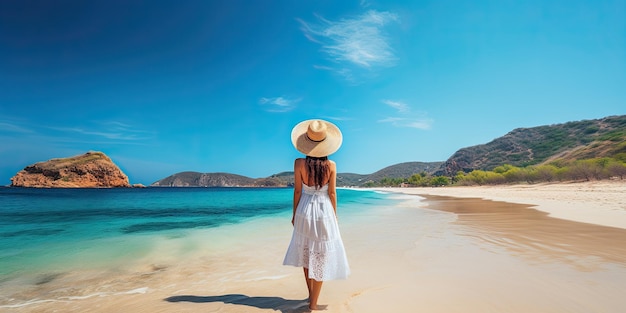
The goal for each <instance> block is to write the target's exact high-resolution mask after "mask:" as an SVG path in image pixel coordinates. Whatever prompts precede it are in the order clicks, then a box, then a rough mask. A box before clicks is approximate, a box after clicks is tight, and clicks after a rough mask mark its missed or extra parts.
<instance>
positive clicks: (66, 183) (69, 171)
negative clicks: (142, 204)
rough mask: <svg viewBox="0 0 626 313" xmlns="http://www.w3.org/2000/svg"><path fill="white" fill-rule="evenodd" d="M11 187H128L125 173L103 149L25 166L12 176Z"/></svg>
mask: <svg viewBox="0 0 626 313" xmlns="http://www.w3.org/2000/svg"><path fill="white" fill-rule="evenodd" d="M11 186H12V187H35V188H110V187H131V185H130V183H129V181H128V176H126V174H124V173H123V172H122V171H121V170H120V169H119V168H118V167H117V165H115V164H114V163H113V161H111V159H110V158H109V157H108V156H106V155H105V154H104V153H102V152H94V151H90V152H87V153H85V154H83V155H78V156H74V157H69V158H60V159H51V160H48V161H45V162H39V163H35V164H33V165H29V166H27V167H25V168H24V169H23V170H21V171H19V172H18V173H17V174H16V175H15V176H13V177H12V178H11Z"/></svg>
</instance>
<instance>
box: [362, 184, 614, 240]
mask: <svg viewBox="0 0 626 313" xmlns="http://www.w3.org/2000/svg"><path fill="white" fill-rule="evenodd" d="M370 190H374V191H381V192H392V193H401V194H408V195H417V196H419V195H431V196H446V197H457V198H480V199H487V200H494V201H503V202H509V203H517V204H524V205H528V206H529V207H530V208H533V209H537V210H539V211H542V212H545V213H548V214H549V216H550V217H554V218H559V219H565V220H570V221H576V222H582V223H590V224H595V225H601V226H607V227H616V228H622V229H626V196H624V195H626V180H621V181H590V182H572V183H543V184H533V185H496V186H471V187H466V186H452V187H407V188H399V187H390V188H384V187H381V188H371V189H370Z"/></svg>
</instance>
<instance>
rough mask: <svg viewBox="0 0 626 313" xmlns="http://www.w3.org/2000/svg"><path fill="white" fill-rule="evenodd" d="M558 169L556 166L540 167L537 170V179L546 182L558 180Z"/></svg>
mask: <svg viewBox="0 0 626 313" xmlns="http://www.w3.org/2000/svg"><path fill="white" fill-rule="evenodd" d="M557 170H558V168H557V167H556V166H554V165H549V164H548V165H539V166H537V168H536V171H537V172H536V175H537V179H538V180H540V181H544V182H551V181H553V180H554V179H556V178H557V174H556V173H557Z"/></svg>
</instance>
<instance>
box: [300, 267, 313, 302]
mask: <svg viewBox="0 0 626 313" xmlns="http://www.w3.org/2000/svg"><path fill="white" fill-rule="evenodd" d="M302 269H303V270H304V281H305V282H306V289H308V290H309V301H311V281H312V279H310V278H309V269H308V268H306V267H303V268H302Z"/></svg>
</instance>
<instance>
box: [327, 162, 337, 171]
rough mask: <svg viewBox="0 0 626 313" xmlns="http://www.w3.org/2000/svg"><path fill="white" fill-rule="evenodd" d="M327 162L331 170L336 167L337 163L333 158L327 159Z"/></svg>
mask: <svg viewBox="0 0 626 313" xmlns="http://www.w3.org/2000/svg"><path fill="white" fill-rule="evenodd" d="M328 163H329V164H330V168H331V169H333V170H336V169H337V163H335V161H333V160H328Z"/></svg>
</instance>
